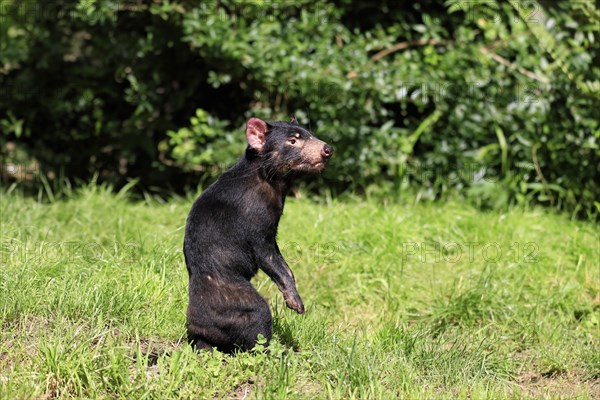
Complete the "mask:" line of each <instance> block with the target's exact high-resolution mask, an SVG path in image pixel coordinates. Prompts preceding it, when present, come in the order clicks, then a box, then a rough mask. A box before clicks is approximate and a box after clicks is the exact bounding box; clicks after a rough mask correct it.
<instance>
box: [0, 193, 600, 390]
mask: <svg viewBox="0 0 600 400" xmlns="http://www.w3.org/2000/svg"><path fill="white" fill-rule="evenodd" d="M191 201H192V199H174V200H172V201H169V202H167V203H159V202H157V201H156V200H152V199H148V200H147V201H145V202H131V201H129V200H128V199H127V198H126V196H117V195H113V194H110V193H109V191H108V190H106V189H104V188H101V187H94V186H90V187H88V188H86V189H84V190H82V191H81V192H80V193H78V194H77V195H72V196H70V197H69V198H67V199H66V200H61V201H56V202H54V203H51V204H41V203H38V202H36V201H35V200H33V199H30V198H25V197H22V196H20V195H18V194H14V193H13V194H6V193H4V194H3V195H2V196H1V197H0V212H1V222H2V226H1V246H2V248H1V251H2V252H1V257H2V258H1V262H2V264H1V268H0V323H1V326H2V329H1V337H0V399H16V398H17V399H22V398H54V397H58V398H156V399H168V398H173V399H179V398H228V397H235V398H240V399H241V398H340V399H347V398H385V399H388V398H411V399H412V398H433V397H436V398H451V399H455V398H474V399H480V398H493V399H498V398H524V397H525V398H528V397H532V398H546V397H548V398H575V397H576V398H590V399H591V398H599V397H600V356H599V354H600V338H599V330H600V325H599V324H600V317H599V311H600V275H599V274H600V264H599V256H600V255H599V245H600V230H599V228H598V227H597V226H595V225H594V224H592V223H586V222H580V221H571V220H569V219H568V218H566V217H564V216H557V215H551V214H548V213H546V212H544V211H541V210H530V211H520V210H512V211H510V212H507V213H497V212H490V213H482V212H479V211H477V210H475V209H473V208H471V207H469V206H467V205H465V204H460V203H447V204H434V205H417V206H406V205H385V206H383V205H380V204H377V203H375V202H358V201H356V202H353V201H348V202H339V203H338V202H336V201H333V202H330V204H321V205H319V204H315V203H312V202H309V201H307V200H297V199H289V200H288V202H287V205H286V211H285V214H284V217H283V219H282V222H281V225H280V229H279V232H280V237H279V243H280V247H281V248H282V251H283V252H284V253H285V254H284V255H285V256H286V258H287V259H288V261H289V264H290V265H291V267H292V269H293V270H294V273H295V276H296V280H297V283H298V289H299V291H300V294H301V295H302V297H303V300H304V303H305V305H306V306H307V313H306V314H305V315H303V316H300V315H297V314H295V313H294V312H292V311H290V310H287V309H286V308H285V306H284V303H283V301H282V298H281V295H280V294H279V292H278V290H277V288H276V287H275V286H274V284H272V283H271V282H270V281H269V280H268V278H267V277H266V275H264V274H263V273H259V275H258V276H257V277H256V278H255V280H254V284H255V285H256V286H257V287H258V288H259V290H260V291H261V293H263V294H264V295H265V296H266V298H267V299H268V301H269V302H270V303H271V306H272V308H273V313H274V340H273V343H272V345H271V352H270V353H264V352H262V351H261V350H260V349H258V350H255V351H253V352H250V353H246V354H240V355H238V356H235V357H231V356H225V355H223V354H220V353H218V352H214V353H212V354H211V353H201V354H195V353H193V352H192V351H191V349H190V348H189V347H188V346H187V344H185V343H184V335H185V308H186V302H187V292H186V288H187V272H186V270H185V265H184V262H183V257H182V251H181V249H182V239H183V226H184V223H185V219H186V216H187V212H188V210H189V208H190V206H191ZM458 246H460V248H461V249H462V252H461V253H457V249H458V248H459V247H458ZM469 249H470V250H469ZM152 352H156V353H158V354H159V356H158V358H157V360H156V362H151V363H149V362H148V357H147V354H148V353H152Z"/></svg>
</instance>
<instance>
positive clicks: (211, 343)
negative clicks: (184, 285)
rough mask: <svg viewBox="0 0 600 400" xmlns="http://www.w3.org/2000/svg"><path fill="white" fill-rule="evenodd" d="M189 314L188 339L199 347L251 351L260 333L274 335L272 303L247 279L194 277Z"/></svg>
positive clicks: (191, 281) (268, 336)
mask: <svg viewBox="0 0 600 400" xmlns="http://www.w3.org/2000/svg"><path fill="white" fill-rule="evenodd" d="M187 314H188V341H189V342H190V343H191V344H192V345H193V346H194V347H195V348H197V349H210V348H212V347H216V348H217V349H218V350H220V351H223V352H227V353H230V352H233V351H234V350H236V349H240V350H250V349H252V348H253V347H254V346H255V345H256V341H257V339H258V336H259V335H262V336H264V337H265V338H266V339H267V341H268V340H270V339H271V336H272V332H271V324H272V318H271V311H270V310H269V305H268V304H267V302H266V301H265V299H263V298H262V296H261V295H260V294H259V293H258V292H257V291H256V289H254V287H253V286H252V285H251V284H250V282H248V281H245V280H239V281H232V280H223V279H222V278H217V277H212V276H208V275H206V276H194V277H192V279H191V280H190V303H189V305H188V312H187Z"/></svg>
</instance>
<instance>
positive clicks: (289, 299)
mask: <svg viewBox="0 0 600 400" xmlns="http://www.w3.org/2000/svg"><path fill="white" fill-rule="evenodd" d="M284 297H285V304H286V305H287V306H288V307H289V308H291V309H292V310H294V311H296V312H297V313H298V314H304V304H302V299H301V298H300V296H299V295H298V294H297V293H296V294H293V295H291V296H284Z"/></svg>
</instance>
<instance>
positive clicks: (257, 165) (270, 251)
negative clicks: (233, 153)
mask: <svg viewBox="0 0 600 400" xmlns="http://www.w3.org/2000/svg"><path fill="white" fill-rule="evenodd" d="M246 138H247V140H248V147H247V148H246V151H245V153H244V155H243V156H242V157H241V158H240V160H239V161H238V162H237V163H236V164H235V165H234V166H233V167H231V168H230V169H228V170H227V171H226V172H224V173H223V175H221V177H220V178H219V179H218V180H217V181H216V182H215V183H214V184H212V185H211V186H209V187H208V189H206V191H204V193H202V195H201V196H200V197H199V198H198V199H197V200H196V201H195V202H194V205H193V206H192V209H191V210H190V214H189V216H188V219H187V224H186V228H185V238H184V245H183V249H184V255H185V262H186V265H187V270H188V273H189V297H190V298H189V304H188V308H187V331H188V340H189V342H190V343H191V344H192V346H194V347H195V348H196V349H212V348H217V349H218V350H220V351H223V352H228V353H229V352H233V351H234V350H236V349H240V350H249V349H251V348H253V347H254V346H255V344H256V341H257V339H258V335H261V334H262V335H263V336H264V337H265V338H266V339H267V340H270V339H271V311H270V310H269V306H268V304H267V302H266V301H265V299H264V298H263V297H262V296H261V295H260V294H259V293H258V292H257V291H256V289H254V287H253V286H252V285H251V284H250V279H251V278H252V277H253V276H254V275H255V274H256V273H257V271H258V269H259V268H260V269H262V270H263V271H264V272H265V273H266V274H267V275H268V276H269V277H270V278H271V279H272V280H273V281H274V282H275V283H276V284H277V287H278V288H279V290H281V292H282V293H283V297H284V299H285V302H286V304H287V306H288V307H289V308H291V309H292V310H294V311H296V312H298V313H300V314H302V313H304V305H303V304H302V299H301V298H300V295H299V294H298V291H297V290H296V282H295V280H294V275H293V274H292V271H291V270H290V267H289V266H288V265H287V263H286V262H285V260H284V259H283V256H282V255H281V253H280V251H279V248H278V246H277V242H276V241H275V238H276V236H277V225H278V224H279V218H280V217H281V214H282V212H283V205H284V202H285V197H286V193H287V192H288V190H289V189H290V185H291V182H292V180H293V179H294V178H296V177H298V176H301V175H304V174H310V173H318V172H321V171H322V170H323V169H324V168H325V166H326V164H327V162H328V161H329V159H330V157H331V155H332V154H333V149H332V148H331V146H329V145H328V144H326V143H325V142H323V141H321V140H319V139H317V138H316V137H315V135H313V134H312V133H311V132H310V131H309V130H307V129H305V128H303V127H302V126H300V125H299V124H298V122H297V121H296V118H294V117H292V122H264V121H262V120H260V119H258V118H251V119H249V120H248V121H247V123H246Z"/></svg>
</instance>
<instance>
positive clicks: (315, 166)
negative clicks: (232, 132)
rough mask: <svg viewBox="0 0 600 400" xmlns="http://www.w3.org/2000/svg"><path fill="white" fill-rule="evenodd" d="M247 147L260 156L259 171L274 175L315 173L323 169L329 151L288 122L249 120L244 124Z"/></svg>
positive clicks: (305, 130)
mask: <svg viewBox="0 0 600 400" xmlns="http://www.w3.org/2000/svg"><path fill="white" fill-rule="evenodd" d="M246 137H247V139H248V146H249V147H250V148H251V149H252V150H253V151H254V152H256V153H257V154H258V155H260V156H261V157H262V160H263V161H262V163H263V169H264V170H265V171H266V172H267V173H269V174H275V175H277V176H288V175H290V176H291V175H296V174H298V173H318V172H321V171H323V169H325V166H326V165H327V162H328V161H329V159H330V158H331V156H332V154H333V148H332V147H331V146H330V145H328V144H327V143H325V142H323V141H322V140H319V139H318V138H317V137H316V136H315V135H314V134H313V133H312V132H310V131H309V130H308V129H306V128H304V127H302V126H301V125H300V124H299V123H298V121H297V120H296V118H295V117H293V116H292V121H291V122H265V121H263V120H261V119H259V118H250V119H249V120H248V122H247V123H246Z"/></svg>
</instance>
